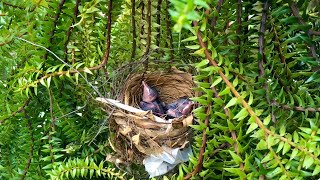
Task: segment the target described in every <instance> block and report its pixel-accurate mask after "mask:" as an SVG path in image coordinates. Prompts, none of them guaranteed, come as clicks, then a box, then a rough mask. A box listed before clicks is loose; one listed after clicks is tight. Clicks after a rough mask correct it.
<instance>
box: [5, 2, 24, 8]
mask: <svg viewBox="0 0 320 180" xmlns="http://www.w3.org/2000/svg"><path fill="white" fill-rule="evenodd" d="M3 4H4V5H7V6H11V7H13V8H18V9H21V10H25V8H24V7H21V6H17V5H13V4H10V3H7V2H3Z"/></svg>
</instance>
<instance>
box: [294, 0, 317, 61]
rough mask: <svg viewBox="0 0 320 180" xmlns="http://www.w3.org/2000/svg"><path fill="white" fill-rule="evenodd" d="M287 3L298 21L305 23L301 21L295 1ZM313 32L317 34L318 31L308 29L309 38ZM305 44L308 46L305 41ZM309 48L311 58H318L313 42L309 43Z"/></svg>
mask: <svg viewBox="0 0 320 180" xmlns="http://www.w3.org/2000/svg"><path fill="white" fill-rule="evenodd" d="M289 5H290V9H291V12H292V14H293V15H294V16H295V17H297V18H298V21H299V23H300V24H302V25H305V24H306V23H305V22H304V21H303V19H302V18H301V16H300V14H299V9H298V8H297V6H296V3H295V2H290V3H289ZM313 33H316V34H317V33H318V32H316V31H313V30H312V29H309V30H308V36H309V38H312V37H311V35H312V34H313ZM319 34H320V32H319ZM306 45H307V46H308V44H307V43H306ZM310 50H311V56H312V57H313V58H315V59H316V60H318V57H317V51H316V47H315V45H314V44H313V43H312V44H311V45H310Z"/></svg>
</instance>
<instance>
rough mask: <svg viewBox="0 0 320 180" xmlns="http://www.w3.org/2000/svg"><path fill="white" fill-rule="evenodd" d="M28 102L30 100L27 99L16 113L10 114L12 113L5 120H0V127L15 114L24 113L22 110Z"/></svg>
mask: <svg viewBox="0 0 320 180" xmlns="http://www.w3.org/2000/svg"><path fill="white" fill-rule="evenodd" d="M30 100H31V99H30V98H29V99H28V100H27V101H26V102H24V104H23V105H22V107H20V108H19V109H18V110H17V111H14V112H12V113H11V114H10V115H9V117H6V118H4V119H2V120H0V125H1V124H3V123H4V122H5V121H6V120H7V119H9V118H10V117H12V116H14V115H16V114H17V113H20V112H22V111H24V108H25V107H26V106H28V104H29V102H30Z"/></svg>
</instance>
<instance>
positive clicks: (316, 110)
mask: <svg viewBox="0 0 320 180" xmlns="http://www.w3.org/2000/svg"><path fill="white" fill-rule="evenodd" d="M271 104H272V105H273V106H278V107H280V108H282V109H284V110H289V111H291V110H295V111H299V112H306V111H307V112H320V108H312V107H301V106H290V105H287V104H280V103H279V102H277V101H276V100H272V103H271Z"/></svg>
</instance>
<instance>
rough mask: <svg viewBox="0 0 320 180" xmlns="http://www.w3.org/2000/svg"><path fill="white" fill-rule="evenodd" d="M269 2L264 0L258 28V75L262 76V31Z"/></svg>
mask: <svg viewBox="0 0 320 180" xmlns="http://www.w3.org/2000/svg"><path fill="white" fill-rule="evenodd" d="M268 8H269V4H268V0H266V1H265V3H264V6H263V10H262V17H261V24H260V30H259V41H258V44H259V55H260V56H258V59H259V70H260V72H259V75H260V77H263V76H264V68H263V64H264V59H265V54H264V33H265V31H266V21H267V12H268Z"/></svg>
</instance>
